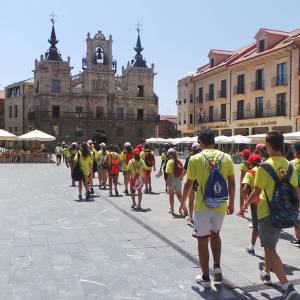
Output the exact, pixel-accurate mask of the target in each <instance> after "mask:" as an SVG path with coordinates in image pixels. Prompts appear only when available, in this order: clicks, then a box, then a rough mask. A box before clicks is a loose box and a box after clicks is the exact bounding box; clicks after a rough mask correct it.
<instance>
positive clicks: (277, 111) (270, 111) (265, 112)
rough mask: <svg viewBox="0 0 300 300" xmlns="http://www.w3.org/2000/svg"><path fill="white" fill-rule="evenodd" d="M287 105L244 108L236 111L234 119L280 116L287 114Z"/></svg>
mask: <svg viewBox="0 0 300 300" xmlns="http://www.w3.org/2000/svg"><path fill="white" fill-rule="evenodd" d="M286 115H287V114H286V107H281V108H279V107H278V108H277V107H270V108H263V109H252V110H244V111H241V112H234V113H233V119H234V120H246V119H256V118H268V117H279V116H286Z"/></svg>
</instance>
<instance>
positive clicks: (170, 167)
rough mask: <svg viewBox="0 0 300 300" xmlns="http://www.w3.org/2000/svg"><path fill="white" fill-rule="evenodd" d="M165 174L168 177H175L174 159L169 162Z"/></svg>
mask: <svg viewBox="0 0 300 300" xmlns="http://www.w3.org/2000/svg"><path fill="white" fill-rule="evenodd" d="M165 172H166V173H167V174H168V175H171V176H174V159H169V160H168V162H167V166H166V171H165Z"/></svg>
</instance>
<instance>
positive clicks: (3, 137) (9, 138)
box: [0, 129, 18, 141]
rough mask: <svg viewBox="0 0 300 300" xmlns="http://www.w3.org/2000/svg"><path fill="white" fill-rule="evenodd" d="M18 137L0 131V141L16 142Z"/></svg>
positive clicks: (2, 130)
mask: <svg viewBox="0 0 300 300" xmlns="http://www.w3.org/2000/svg"><path fill="white" fill-rule="evenodd" d="M16 140H18V137H17V136H16V135H14V134H12V133H10V132H8V131H6V130H4V129H0V141H16Z"/></svg>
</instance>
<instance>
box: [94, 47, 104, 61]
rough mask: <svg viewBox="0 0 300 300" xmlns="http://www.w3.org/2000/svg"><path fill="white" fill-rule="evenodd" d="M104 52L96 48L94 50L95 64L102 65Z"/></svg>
mask: <svg viewBox="0 0 300 300" xmlns="http://www.w3.org/2000/svg"><path fill="white" fill-rule="evenodd" d="M104 60H105V58H104V51H103V48H101V47H97V48H96V49H95V63H96V64H103V63H104Z"/></svg>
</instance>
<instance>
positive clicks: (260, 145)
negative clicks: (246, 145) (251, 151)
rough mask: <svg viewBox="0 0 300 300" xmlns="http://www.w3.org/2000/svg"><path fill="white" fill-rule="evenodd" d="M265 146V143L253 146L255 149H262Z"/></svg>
mask: <svg viewBox="0 0 300 300" xmlns="http://www.w3.org/2000/svg"><path fill="white" fill-rule="evenodd" d="M265 148H266V145H265V144H257V145H256V146H255V150H262V149H265Z"/></svg>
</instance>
